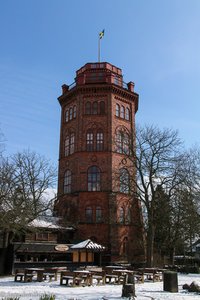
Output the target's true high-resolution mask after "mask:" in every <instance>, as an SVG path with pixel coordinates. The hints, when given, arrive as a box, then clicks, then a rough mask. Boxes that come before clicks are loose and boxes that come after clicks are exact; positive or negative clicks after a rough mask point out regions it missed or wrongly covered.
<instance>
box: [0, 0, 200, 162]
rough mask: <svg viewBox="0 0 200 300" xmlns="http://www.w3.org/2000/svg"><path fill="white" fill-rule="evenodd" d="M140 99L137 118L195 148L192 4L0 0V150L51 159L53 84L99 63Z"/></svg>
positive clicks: (197, 11) (198, 60) (199, 86)
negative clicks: (1, 142)
mask: <svg viewBox="0 0 200 300" xmlns="http://www.w3.org/2000/svg"><path fill="white" fill-rule="evenodd" d="M102 29H105V35H104V37H103V39H102V40H101V60H102V61H107V62H110V63H111V64H114V65H116V66H117V67H120V68H121V69H122V70H123V74H124V81H126V82H129V81H134V82H135V91H136V92H137V93H139V95H140V100H139V101H140V102H139V110H138V113H137V118H136V120H137V122H138V123H140V124H143V123H147V124H156V125H158V126H159V127H160V128H163V127H169V128H173V129H178V131H179V134H180V137H181V138H183V140H184V141H185V144H186V146H187V147H190V146H192V145H194V144H195V143H196V144H199V142H200V138H199V132H200V120H199V112H200V1H199V0H165V1H164V0H101V1H97V0H73V1H72V0H0V128H1V131H2V132H3V134H4V136H5V146H6V152H5V153H6V154H8V155H9V154H11V153H15V152H17V151H22V150H23V149H27V148H29V149H31V150H34V151H37V152H38V153H40V154H42V155H45V156H46V157H47V158H49V159H50V160H51V161H52V162H54V163H55V164H57V160H58V150H59V127H60V107H59V104H58V101H57V97H58V96H59V95H60V94H61V85H62V84H64V83H66V84H70V83H72V82H73V81H74V77H75V71H76V70H77V69H79V68H80V67H81V66H83V65H84V64H85V63H87V62H95V61H97V59H98V51H97V49H98V33H99V32H100V31H101V30H102Z"/></svg>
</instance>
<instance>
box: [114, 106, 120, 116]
mask: <svg viewBox="0 0 200 300" xmlns="http://www.w3.org/2000/svg"><path fill="white" fill-rule="evenodd" d="M115 109H116V111H115V115H116V117H120V106H119V104H116V108H115Z"/></svg>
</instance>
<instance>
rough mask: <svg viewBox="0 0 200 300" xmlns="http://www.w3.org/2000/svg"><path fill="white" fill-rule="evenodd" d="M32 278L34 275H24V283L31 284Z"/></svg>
mask: <svg viewBox="0 0 200 300" xmlns="http://www.w3.org/2000/svg"><path fill="white" fill-rule="evenodd" d="M33 276H34V274H32V273H30V274H29V273H26V274H25V275H24V282H32V280H33Z"/></svg>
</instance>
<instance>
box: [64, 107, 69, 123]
mask: <svg viewBox="0 0 200 300" xmlns="http://www.w3.org/2000/svg"><path fill="white" fill-rule="evenodd" d="M65 121H66V122H69V110H68V109H67V110H66V113H65Z"/></svg>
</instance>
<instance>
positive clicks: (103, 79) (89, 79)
mask: <svg viewBox="0 0 200 300" xmlns="http://www.w3.org/2000/svg"><path fill="white" fill-rule="evenodd" d="M95 83H108V84H110V83H111V84H114V85H117V86H119V87H122V88H123V89H126V90H128V89H129V88H128V85H127V83H126V82H124V81H122V80H120V79H116V78H114V80H111V79H110V78H109V77H106V76H103V77H89V76H86V78H85V79H84V81H83V83H81V84H95ZM77 85H79V84H78V83H77V82H76V81H74V82H73V83H72V84H70V85H69V87H68V90H72V89H73V88H74V87H75V86H77Z"/></svg>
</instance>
